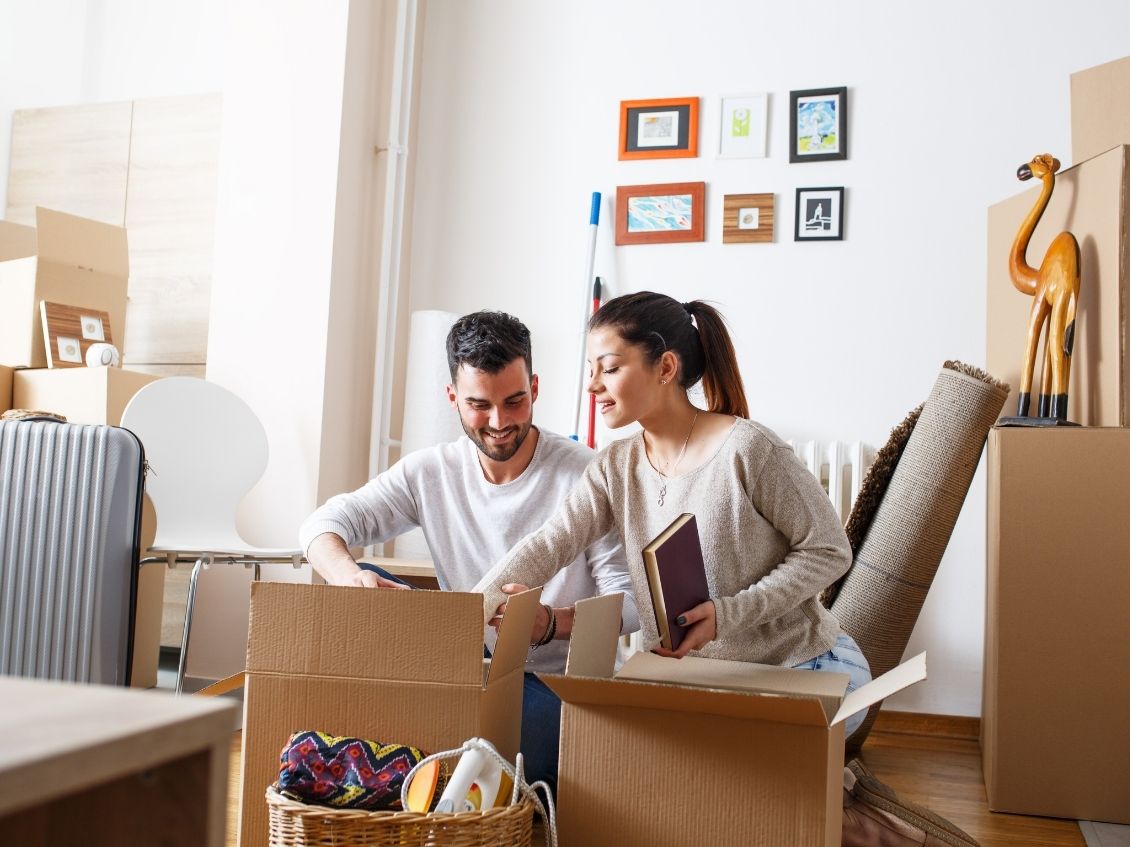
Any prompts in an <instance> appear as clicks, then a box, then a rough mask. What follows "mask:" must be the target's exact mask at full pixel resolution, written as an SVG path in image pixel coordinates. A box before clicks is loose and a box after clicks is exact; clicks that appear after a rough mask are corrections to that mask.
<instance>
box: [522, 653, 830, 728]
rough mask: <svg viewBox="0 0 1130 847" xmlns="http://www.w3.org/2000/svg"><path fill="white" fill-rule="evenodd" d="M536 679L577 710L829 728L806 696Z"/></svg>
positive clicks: (816, 705) (546, 676)
mask: <svg viewBox="0 0 1130 847" xmlns="http://www.w3.org/2000/svg"><path fill="white" fill-rule="evenodd" d="M684 661H685V660H684ZM538 677H539V678H540V679H541V680H542V681H543V682H544V683H545V684H546V685H548V686H549V687H550V688H551V689H552V690H553V691H554V693H555V694H557V696H558V697H560V698H561V699H562V700H563V701H564V702H566V703H573V704H577V705H589V706H629V707H631V708H635V709H658V710H662V711H669V712H690V713H698V714H708V715H719V716H721V717H728V718H739V719H742V720H771V721H779V722H781V723H788V724H799V725H802V726H821V727H826V726H827V725H828V716H827V714H826V712H825V710H824V707H823V706H822V705H821V703H820V700H819V699H818V698H816V697H811V696H806V695H793V696H785V695H782V694H768V693H766V694H753V693H746V692H741V691H720V690H716V689H710V688H691V687H687V686H681V685H673V684H663V683H657V682H638V681H635V680H626V679H593V678H586V677H571V676H558V675H555V674H538Z"/></svg>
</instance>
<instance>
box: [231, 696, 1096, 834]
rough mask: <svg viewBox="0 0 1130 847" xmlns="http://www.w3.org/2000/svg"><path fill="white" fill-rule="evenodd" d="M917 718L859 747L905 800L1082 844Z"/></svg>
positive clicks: (956, 735) (972, 736)
mask: <svg viewBox="0 0 1130 847" xmlns="http://www.w3.org/2000/svg"><path fill="white" fill-rule="evenodd" d="M922 717H923V716H914V717H913V718H912V719H908V718H904V717H902V716H900V715H899V713H897V712H895V713H893V714H892V713H887V712H883V713H882V714H881V715H880V720H879V722H877V724H876V728H875V729H874V730H873V731H872V733H871V736H870V737H869V738H868V740H867V744H866V745H865V746H864V748H863V761H864V763H866V765H867V766H868V768H870V770H871V772H872V773H873V774H874V775H875V776H876V777H877V778H879V779H881V780H882V781H883V782H885V783H887V784H888V785H889V786H891V788H893V789H894V790H895V791H897V792H898V793H899V795H900V796H901V797H903V798H904V799H907V800H910V801H912V802H915V803H918V804H919V805H922V806H925V807H926V808H928V809H930V810H931V811H933V812H935V813H937V814H939V815H941V816H942V817H944V818H948V819H949V820H951V821H953V823H955V824H957V825H958V826H959V827H961V828H962V829H964V830H965V831H966V832H968V833H969V834H970V835H972V836H973V837H974V838H976V839H977V840H978V841H980V842H981V844H982V845H983V847H1006V845H1007V847H1014V845H1018V844H1022V845H1025V847H1085V845H1086V842H1085V841H1084V840H1083V836H1082V833H1081V832H1080V831H1079V825H1078V824H1077V823H1076V822H1075V821H1069V820H1058V819H1055V818H1033V817H1025V816H1023V815H1002V814H996V813H994V812H990V811H989V809H988V806H987V804H986V798H985V783H984V779H983V777H982V775H981V751H980V747H979V745H978V743H977V721H976V720H975V719H972V718H943V719H939V720H936V721H923V720H921V718H922ZM239 741H240V739H239V733H236V734H235V737H234V738H233V739H232V746H231V776H230V791H229V795H228V839H227V843H228V844H229V845H232V847H234V845H235V843H236V828H235V824H236V816H237V807H238V803H239V766H240V750H239ZM257 847H258V846H257ZM564 847H570V845H564Z"/></svg>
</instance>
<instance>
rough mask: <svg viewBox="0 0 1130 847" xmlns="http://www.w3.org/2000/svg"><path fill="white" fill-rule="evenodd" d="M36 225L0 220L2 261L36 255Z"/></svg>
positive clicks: (0, 258)
mask: <svg viewBox="0 0 1130 847" xmlns="http://www.w3.org/2000/svg"><path fill="white" fill-rule="evenodd" d="M35 246H36V244H35V227H33V226H24V225H23V224H14V223H12V222H11V221H0V262H7V261H9V260H11V259H26V258H27V257H28V256H34V255H35Z"/></svg>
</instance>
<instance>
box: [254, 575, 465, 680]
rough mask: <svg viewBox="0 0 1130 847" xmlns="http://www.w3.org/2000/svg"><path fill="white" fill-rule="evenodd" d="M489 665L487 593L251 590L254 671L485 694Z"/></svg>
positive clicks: (286, 586)
mask: <svg viewBox="0 0 1130 847" xmlns="http://www.w3.org/2000/svg"><path fill="white" fill-rule="evenodd" d="M482 661H483V600H482V595H481V594H463V593H458V592H453V591H450V592H449V591H393V590H381V589H373V588H350V587H342V586H333V585H300V584H294V583H282V582H253V583H252V584H251V619H250V623H249V632H248V638H247V670H248V672H249V673H265V674H292V675H297V676H324V677H343V678H352V679H395V680H401V681H404V682H428V683H443V684H456V685H473V686H475V687H476V688H480V687H481V685H482Z"/></svg>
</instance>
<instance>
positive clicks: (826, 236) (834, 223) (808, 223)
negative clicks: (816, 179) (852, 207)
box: [793, 186, 844, 241]
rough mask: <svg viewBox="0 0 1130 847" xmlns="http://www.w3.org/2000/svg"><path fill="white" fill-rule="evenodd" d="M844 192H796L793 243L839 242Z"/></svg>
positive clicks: (806, 189)
mask: <svg viewBox="0 0 1130 847" xmlns="http://www.w3.org/2000/svg"><path fill="white" fill-rule="evenodd" d="M843 237H844V189H843V187H842V186H840V187H838V188H798V189H797V190H796V235H795V237H794V239H793V240H794V241H842V240H843Z"/></svg>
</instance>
